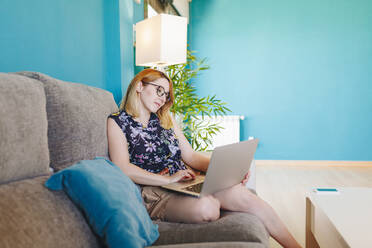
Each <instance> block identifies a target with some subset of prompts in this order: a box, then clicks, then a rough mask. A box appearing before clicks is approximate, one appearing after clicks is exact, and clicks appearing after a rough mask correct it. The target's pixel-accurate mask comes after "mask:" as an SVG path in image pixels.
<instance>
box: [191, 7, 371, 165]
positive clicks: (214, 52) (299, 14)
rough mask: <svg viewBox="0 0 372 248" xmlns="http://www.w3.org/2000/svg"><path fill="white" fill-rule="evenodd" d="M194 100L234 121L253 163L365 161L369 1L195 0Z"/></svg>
mask: <svg viewBox="0 0 372 248" xmlns="http://www.w3.org/2000/svg"><path fill="white" fill-rule="evenodd" d="M190 16H191V21H190V25H189V28H190V33H189V34H190V38H189V41H190V43H191V48H192V49H193V50H196V51H198V55H199V56H200V57H208V59H209V64H210V65H211V67H212V69H210V70H209V71H206V72H204V73H203V74H202V75H201V76H200V77H199V79H198V80H197V87H198V89H199V91H198V93H199V94H200V95H207V94H217V96H218V97H219V98H221V99H223V100H225V101H226V102H228V103H229V107H230V108H231V109H232V111H233V112H234V113H235V114H242V115H244V116H245V117H246V119H245V120H244V121H243V122H242V136H241V139H242V140H245V139H247V138H248V136H255V137H257V138H259V139H260V144H259V148H258V151H257V153H256V158H257V159H278V160H280V159H293V160H302V159H303V160H368V161H370V160H372V1H370V0H354V1H349V0H312V1H294V0H282V1H277V0H261V1H254V0H236V1H229V0H193V1H192V2H191V6H190Z"/></svg>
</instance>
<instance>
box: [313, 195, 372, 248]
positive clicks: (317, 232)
mask: <svg viewBox="0 0 372 248" xmlns="http://www.w3.org/2000/svg"><path fill="white" fill-rule="evenodd" d="M337 189H338V190H339V191H340V194H327V195H318V194H316V193H315V192H310V193H309V194H308V196H307V197H306V247H307V248H313V247H321V248H323V247H324V248H328V247H330V248H337V247H352V248H364V247H365V248H368V247H372V188H337Z"/></svg>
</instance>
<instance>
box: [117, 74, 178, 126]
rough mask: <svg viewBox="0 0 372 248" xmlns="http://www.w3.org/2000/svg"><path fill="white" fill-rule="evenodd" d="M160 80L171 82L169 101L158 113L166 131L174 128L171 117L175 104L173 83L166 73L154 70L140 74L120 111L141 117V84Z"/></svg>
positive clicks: (133, 80)
mask: <svg viewBox="0 0 372 248" xmlns="http://www.w3.org/2000/svg"><path fill="white" fill-rule="evenodd" d="M159 78H165V79H166V80H167V81H168V82H169V100H168V101H167V102H166V103H165V104H164V105H163V106H162V107H161V108H160V109H159V110H158V111H157V112H156V114H157V116H158V118H159V120H160V125H161V126H162V127H163V128H165V129H170V128H172V127H173V122H172V118H171V116H170V111H169V110H170V108H171V107H172V105H173V102H174V94H173V83H172V80H170V78H169V77H168V76H167V75H165V73H163V72H161V71H158V70H154V69H145V70H143V71H141V72H139V73H138V74H137V75H136V76H135V77H134V78H133V79H132V81H131V82H130V84H129V86H128V89H127V92H126V94H125V97H124V98H123V99H122V101H121V104H120V108H119V110H120V111H122V110H125V111H126V112H127V113H128V114H130V115H131V116H133V117H134V118H136V117H139V109H138V108H139V94H138V92H137V91H136V88H137V85H138V84H139V82H143V83H150V82H154V81H155V80H157V79H159Z"/></svg>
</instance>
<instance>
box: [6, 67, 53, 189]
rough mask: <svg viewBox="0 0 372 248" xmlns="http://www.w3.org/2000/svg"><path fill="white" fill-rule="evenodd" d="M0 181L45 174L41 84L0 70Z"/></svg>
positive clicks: (44, 121) (45, 144) (46, 150)
mask: <svg viewBox="0 0 372 248" xmlns="http://www.w3.org/2000/svg"><path fill="white" fill-rule="evenodd" d="M0 116H1V117H0V184H1V183H5V182H9V181H13V180H18V179H22V178H27V177H35V176H40V175H43V174H47V173H48V168H49V151H48V140H47V116H46V110H45V93H44V89H43V85H42V84H41V83H40V82H39V81H37V80H33V79H30V78H26V77H22V76H18V75H13V74H6V73H0Z"/></svg>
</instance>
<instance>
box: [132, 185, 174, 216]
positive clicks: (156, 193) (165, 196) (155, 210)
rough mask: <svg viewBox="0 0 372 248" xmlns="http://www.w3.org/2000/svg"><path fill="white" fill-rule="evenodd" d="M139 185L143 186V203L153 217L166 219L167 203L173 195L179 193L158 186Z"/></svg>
mask: <svg viewBox="0 0 372 248" xmlns="http://www.w3.org/2000/svg"><path fill="white" fill-rule="evenodd" d="M139 186H140V187H141V194H142V199H143V203H144V205H145V207H146V209H147V212H148V213H149V215H150V217H151V219H153V220H165V209H166V206H167V203H168V201H169V200H170V199H171V198H172V197H175V196H177V195H178V193H176V192H171V191H169V190H166V189H163V188H161V187H157V186H145V185H139Z"/></svg>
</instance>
